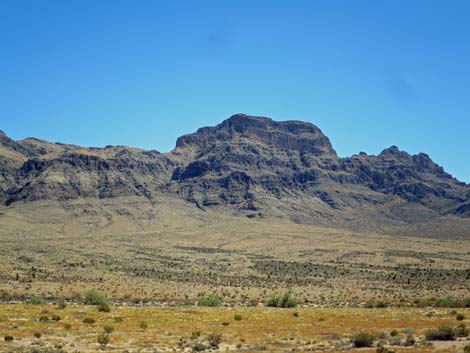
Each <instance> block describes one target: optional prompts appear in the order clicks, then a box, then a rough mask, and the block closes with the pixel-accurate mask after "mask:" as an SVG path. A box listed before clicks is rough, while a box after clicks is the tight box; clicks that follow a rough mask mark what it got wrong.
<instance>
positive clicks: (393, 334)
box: [390, 330, 398, 337]
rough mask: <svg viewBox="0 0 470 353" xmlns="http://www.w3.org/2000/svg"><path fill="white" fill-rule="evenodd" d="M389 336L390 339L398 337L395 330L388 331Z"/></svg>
mask: <svg viewBox="0 0 470 353" xmlns="http://www.w3.org/2000/svg"><path fill="white" fill-rule="evenodd" d="M390 336H392V337H396V336H398V331H397V330H392V331H390Z"/></svg>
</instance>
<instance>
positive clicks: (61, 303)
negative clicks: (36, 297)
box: [57, 300, 67, 310]
mask: <svg viewBox="0 0 470 353" xmlns="http://www.w3.org/2000/svg"><path fill="white" fill-rule="evenodd" d="M66 307H67V303H66V302H64V301H63V300H61V301H60V302H58V303H57V309H59V310H64V309H65V308H66Z"/></svg>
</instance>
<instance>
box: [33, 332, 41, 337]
mask: <svg viewBox="0 0 470 353" xmlns="http://www.w3.org/2000/svg"><path fill="white" fill-rule="evenodd" d="M41 336H42V334H41V332H35V333H34V337H36V338H41Z"/></svg>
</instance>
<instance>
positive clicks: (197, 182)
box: [0, 114, 470, 229]
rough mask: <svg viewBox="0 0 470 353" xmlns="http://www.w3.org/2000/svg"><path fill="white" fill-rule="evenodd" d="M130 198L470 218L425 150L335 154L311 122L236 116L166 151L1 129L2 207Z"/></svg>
mask: <svg viewBox="0 0 470 353" xmlns="http://www.w3.org/2000/svg"><path fill="white" fill-rule="evenodd" d="M135 196H137V197H144V198H146V199H147V200H149V201H150V202H153V201H155V200H157V199H158V198H160V197H163V196H165V199H168V198H170V199H171V198H172V197H173V198H183V199H185V200H187V201H189V202H191V203H193V204H195V205H197V207H199V208H200V209H202V210H204V209H207V208H211V209H213V210H215V211H220V212H230V213H236V214H240V215H245V216H248V217H250V218H253V217H282V218H288V219H290V220H292V221H295V222H298V223H316V224H322V225H334V226H341V227H343V226H344V227H353V228H354V227H361V228H373V229H375V228H377V227H400V226H409V225H416V224H423V223H427V224H435V223H439V222H441V220H442V219H443V218H442V217H444V218H445V220H446V222H454V221H455V222H457V223H459V222H460V223H459V224H461V228H460V229H465V227H466V225H467V224H469V223H467V219H469V218H470V186H469V185H466V184H465V183H462V182H459V181H457V180H456V179H454V178H452V176H451V175H449V174H447V173H446V172H445V171H444V170H443V168H442V167H440V166H438V165H437V164H435V163H434V162H433V161H432V160H431V159H430V158H429V156H427V155H426V154H424V153H420V154H418V155H414V156H412V155H410V154H408V153H406V152H403V151H400V150H399V149H398V148H397V147H395V146H392V147H390V148H388V149H386V150H384V151H383V152H382V153H381V154H379V155H378V156H369V155H366V154H365V153H361V154H359V155H354V156H352V157H348V158H340V157H338V156H337V154H336V152H335V150H334V149H333V147H332V145H331V143H330V141H329V139H328V138H327V137H326V136H325V135H324V134H323V133H322V131H321V130H320V129H319V128H318V127H316V126H314V125H312V124H310V123H305V122H300V121H285V122H275V121H273V120H271V119H268V118H264V117H253V116H248V115H243V114H237V115H234V116H232V117H230V118H229V119H227V120H225V121H223V122H222V123H221V124H219V125H217V126H214V127H204V128H201V129H199V130H198V131H197V132H195V133H193V134H190V135H185V136H182V137H180V138H179V139H178V140H177V142H176V148H175V149H174V150H173V151H172V152H170V153H166V154H161V153H159V152H157V151H145V150H140V149H136V148H129V147H124V146H107V147H105V148H84V147H80V146H75V145H64V144H58V143H49V142H47V141H42V140H38V139H33V138H30V139H26V140H22V141H13V140H11V139H10V138H8V137H7V136H6V135H5V134H4V133H0V200H1V202H2V203H3V204H5V205H11V204H13V203H17V202H20V201H21V202H32V201H38V200H55V201H64V200H75V199H84V198H96V199H113V198H116V197H120V199H121V198H122V197H135ZM449 217H454V218H452V219H451V218H449ZM452 220H453V221H452ZM446 222H441V223H442V224H447V223H446ZM455 222H454V223H455ZM462 222H463V223H462ZM457 223H456V224H457ZM449 224H450V223H449ZM462 224H463V226H462ZM462 227H463V228H462Z"/></svg>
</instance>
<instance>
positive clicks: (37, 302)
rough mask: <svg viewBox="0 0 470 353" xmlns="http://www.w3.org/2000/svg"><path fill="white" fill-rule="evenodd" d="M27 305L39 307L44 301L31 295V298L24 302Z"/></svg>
mask: <svg viewBox="0 0 470 353" xmlns="http://www.w3.org/2000/svg"><path fill="white" fill-rule="evenodd" d="M26 303H27V304H32V305H41V304H44V303H45V301H44V299H43V298H41V297H39V296H37V295H33V296H32V297H31V298H29V299H28V300H27V301H26Z"/></svg>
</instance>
